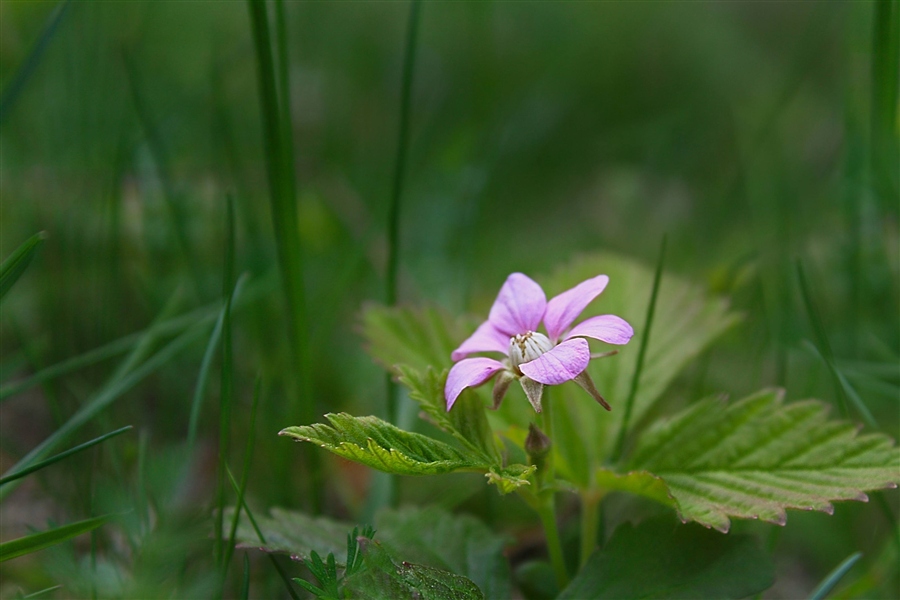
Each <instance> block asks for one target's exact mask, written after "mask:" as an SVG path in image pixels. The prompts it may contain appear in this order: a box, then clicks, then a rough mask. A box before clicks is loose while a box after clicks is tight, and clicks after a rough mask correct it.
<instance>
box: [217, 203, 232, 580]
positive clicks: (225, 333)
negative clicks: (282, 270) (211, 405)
mask: <svg viewBox="0 0 900 600" xmlns="http://www.w3.org/2000/svg"><path fill="white" fill-rule="evenodd" d="M227 206H228V208H227V224H226V236H225V239H226V242H225V260H224V272H223V275H222V296H223V297H224V300H225V310H224V313H223V319H222V369H221V375H222V378H221V386H220V392H219V475H218V489H217V494H216V497H217V501H216V505H217V510H216V557H217V558H218V559H219V560H220V561H221V562H220V566H221V567H222V569H223V572H224V570H225V569H226V568H227V567H225V562H224V561H225V556H226V551H225V550H224V548H223V540H222V533H223V531H222V527H223V518H224V514H225V487H226V483H225V466H226V465H227V464H228V444H229V438H230V435H229V434H230V431H231V397H232V389H233V388H232V386H233V385H234V379H233V375H232V373H233V370H234V364H233V360H232V354H231V303H232V301H233V299H234V203H233V202H232V201H231V199H230V198H229V200H228V202H227Z"/></svg>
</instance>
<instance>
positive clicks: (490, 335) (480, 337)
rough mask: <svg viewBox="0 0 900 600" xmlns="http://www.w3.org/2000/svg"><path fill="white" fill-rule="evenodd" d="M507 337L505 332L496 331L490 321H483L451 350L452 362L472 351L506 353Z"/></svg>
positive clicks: (507, 348) (507, 350) (507, 346)
mask: <svg viewBox="0 0 900 600" xmlns="http://www.w3.org/2000/svg"><path fill="white" fill-rule="evenodd" d="M509 338H510V336H508V335H506V334H505V333H501V332H499V331H497V329H496V328H495V327H494V326H493V325H491V322H490V321H485V322H484V323H482V324H481V325H479V326H478V329H476V330H475V333H473V334H472V335H470V336H469V339H467V340H466V341H464V342H463V343H462V344H460V345H459V348H457V349H456V350H454V351H453V354H451V355H450V358H452V359H453V362H456V361H458V360H462V359H463V358H465V357H466V356H468V355H469V354H471V353H473V352H500V353H502V354H507V353H508V352H509Z"/></svg>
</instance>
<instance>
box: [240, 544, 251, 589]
mask: <svg viewBox="0 0 900 600" xmlns="http://www.w3.org/2000/svg"><path fill="white" fill-rule="evenodd" d="M241 598H243V599H244V600H249V598H250V557H249V556H248V555H247V553H246V552H244V579H243V581H241Z"/></svg>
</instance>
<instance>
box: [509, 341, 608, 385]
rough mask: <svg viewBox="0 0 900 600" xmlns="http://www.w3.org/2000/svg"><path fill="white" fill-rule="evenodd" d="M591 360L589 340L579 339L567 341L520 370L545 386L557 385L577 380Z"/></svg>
mask: <svg viewBox="0 0 900 600" xmlns="http://www.w3.org/2000/svg"><path fill="white" fill-rule="evenodd" d="M590 360H591V349H590V347H589V346H588V343H587V340H584V339H581V338H578V339H574V340H566V341H565V342H563V343H562V344H560V345H559V346H556V347H555V348H553V349H552V350H550V351H549V352H545V353H543V354H541V355H540V356H539V357H537V358H536V359H534V360H533V361H531V362H527V363H523V364H521V365H519V370H520V371H522V372H523V373H524V374H525V375H527V376H528V377H530V378H532V379H534V380H535V381H538V382H540V383H543V384H545V385H557V384H559V383H563V382H565V381H569V380H571V379H575V377H577V376H578V374H579V373H581V372H582V371H584V369H585V368H586V367H587V365H588V362H589V361H590Z"/></svg>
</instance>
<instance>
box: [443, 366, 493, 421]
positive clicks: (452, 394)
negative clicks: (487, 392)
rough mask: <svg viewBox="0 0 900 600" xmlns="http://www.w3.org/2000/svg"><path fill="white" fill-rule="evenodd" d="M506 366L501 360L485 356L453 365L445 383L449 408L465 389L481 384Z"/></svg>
mask: <svg viewBox="0 0 900 600" xmlns="http://www.w3.org/2000/svg"><path fill="white" fill-rule="evenodd" d="M505 368H506V366H505V365H504V364H503V363H502V362H500V361H499V360H494V359H493V358H485V357H477V358H467V359H465V360H461V361H459V362H458V363H456V364H455V365H453V368H452V369H450V373H449V374H448V375H447V383H446V385H444V399H445V400H447V410H450V409H451V408H452V407H453V403H454V402H456V399H457V398H458V397H459V395H460V394H461V393H462V391H463V390H464V389H466V388H467V387H475V386H477V385H481V384H482V383H484V382H485V381H487V380H488V379H490V378H491V377H493V376H494V373H496V372H497V371H501V370H503V369H505Z"/></svg>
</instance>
